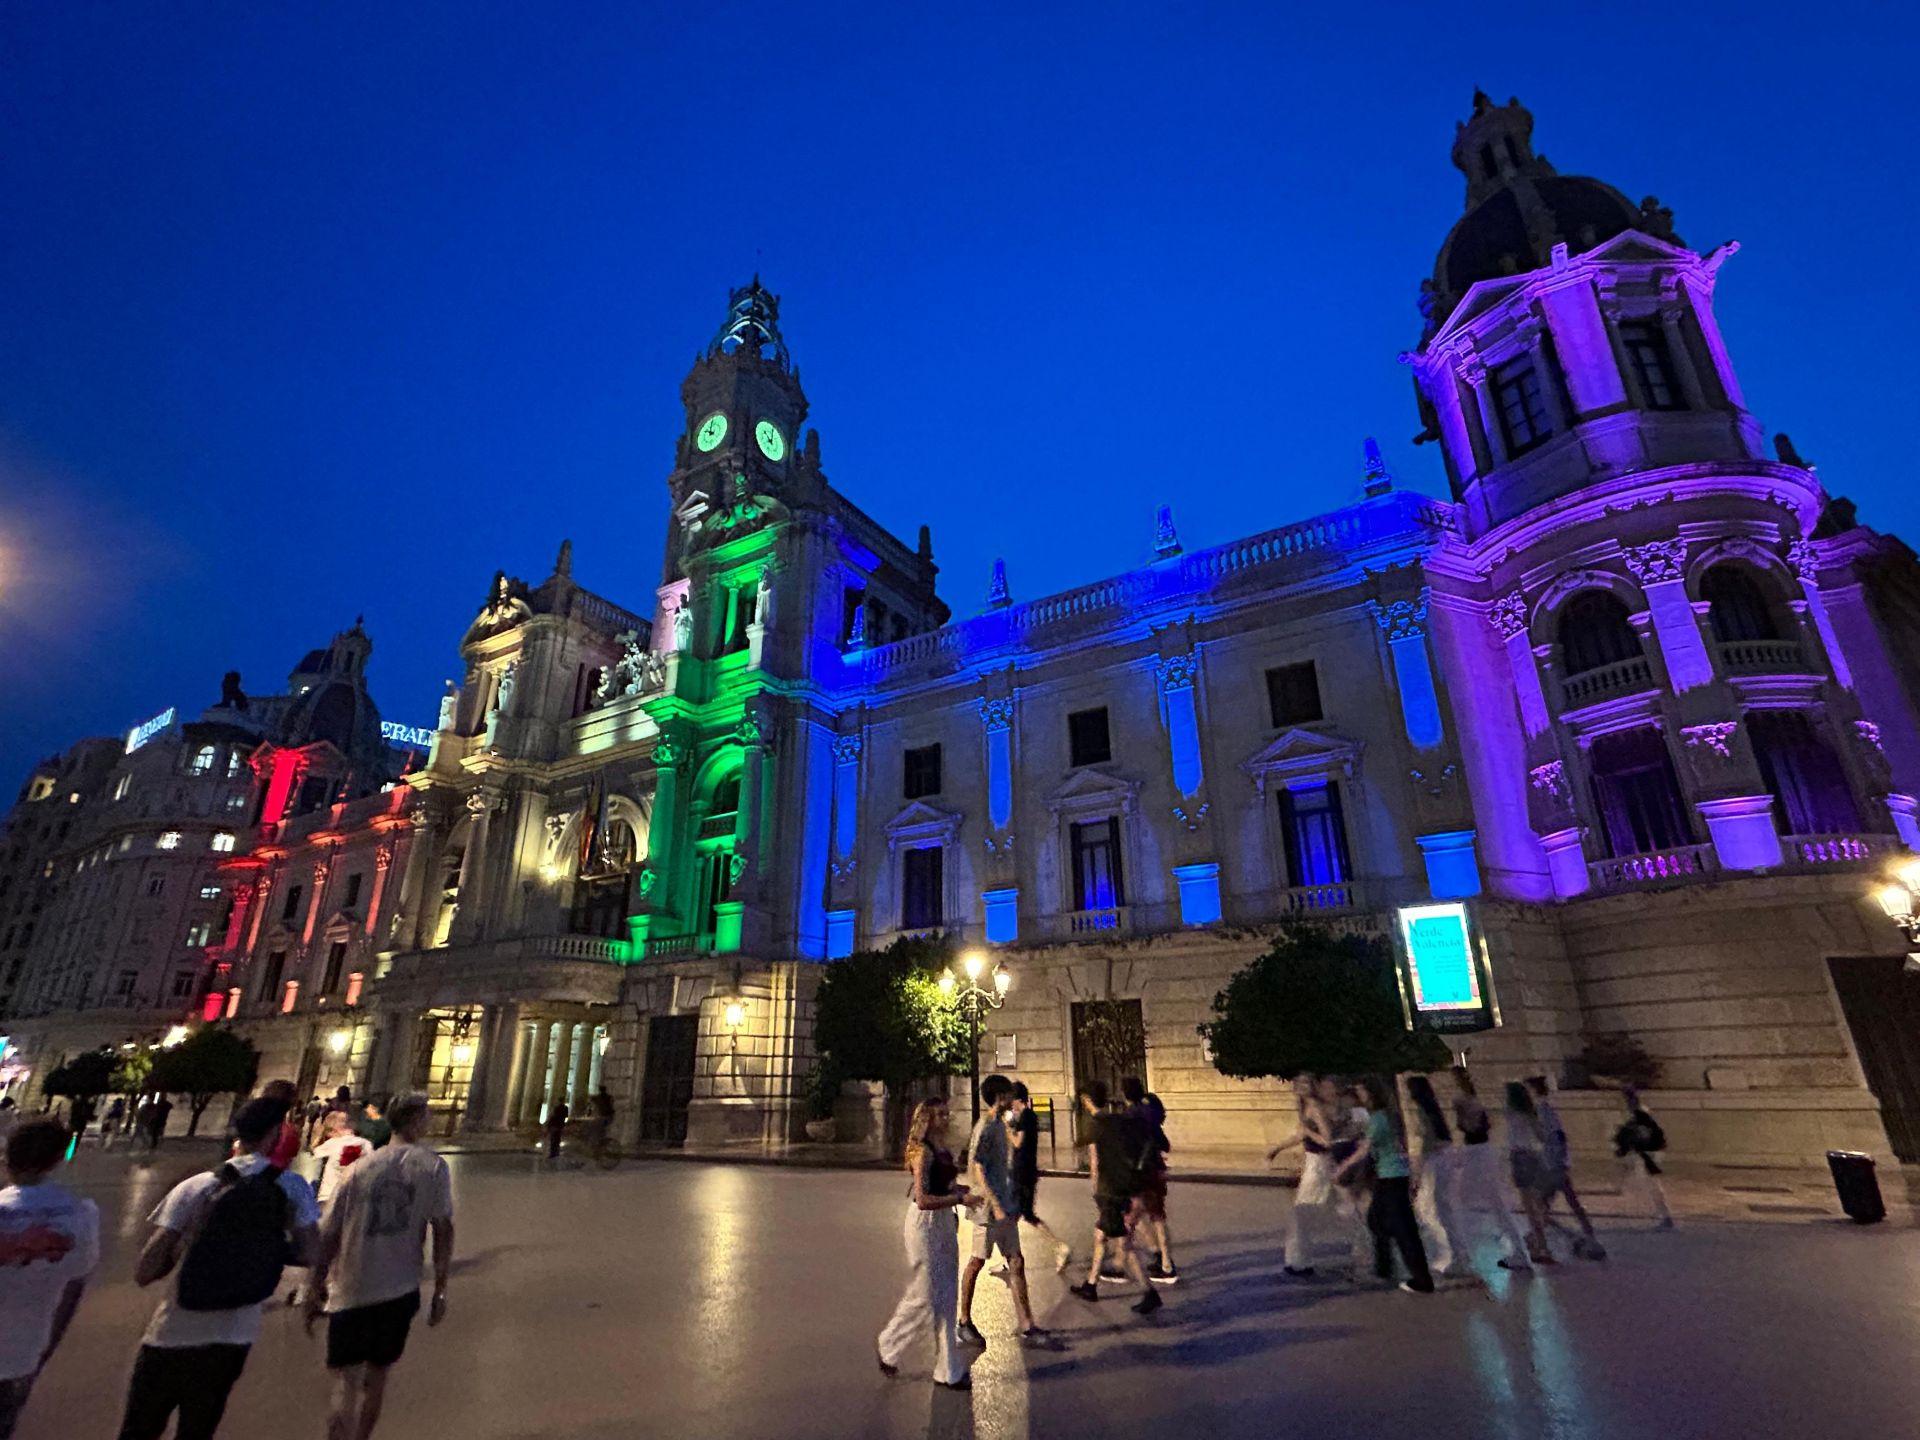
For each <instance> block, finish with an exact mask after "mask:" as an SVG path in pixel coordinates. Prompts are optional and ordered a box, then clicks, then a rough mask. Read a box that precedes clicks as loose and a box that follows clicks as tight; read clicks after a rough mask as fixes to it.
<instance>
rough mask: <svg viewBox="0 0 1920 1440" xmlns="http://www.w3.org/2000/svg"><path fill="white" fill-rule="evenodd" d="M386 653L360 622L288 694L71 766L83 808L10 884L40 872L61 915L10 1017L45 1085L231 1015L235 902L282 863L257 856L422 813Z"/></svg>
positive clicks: (252, 700) (21, 821)
mask: <svg viewBox="0 0 1920 1440" xmlns="http://www.w3.org/2000/svg"><path fill="white" fill-rule="evenodd" d="M371 649H372V642H371V641H369V640H368V639H367V637H366V635H365V632H363V631H362V630H361V629H360V627H359V626H358V625H357V624H356V625H355V626H354V628H353V629H352V630H350V631H347V632H346V633H344V634H342V635H339V636H336V637H335V638H334V640H333V643H332V644H331V645H330V646H329V647H328V648H326V649H324V650H315V651H312V652H311V653H309V654H308V655H307V656H306V657H305V658H304V659H303V660H302V661H301V663H300V664H299V666H297V667H296V668H295V670H294V671H293V673H292V674H291V675H290V676H289V677H288V684H287V691H286V693H285V694H283V695H275V696H268V697H264V698H261V697H249V696H247V695H246V694H245V693H244V692H243V691H242V690H241V688H240V677H239V676H238V675H237V674H229V675H228V676H227V677H226V679H225V682H224V683H223V685H222V690H221V696H220V700H219V702H218V703H217V704H215V705H213V706H212V707H210V708H209V709H207V710H206V711H204V712H203V713H202V714H201V715H200V716H199V717H198V718H197V719H193V720H185V721H183V720H181V719H180V718H179V717H178V714H177V712H176V711H175V710H172V709H169V710H166V711H164V712H162V713H161V714H160V715H158V716H156V717H154V719H153V720H152V721H150V722H148V723H146V724H143V725H141V726H138V727H136V728H135V729H134V730H133V731H132V732H131V733H130V734H129V735H128V736H127V738H126V739H125V740H124V741H108V740H94V741H86V742H83V744H82V745H81V746H77V747H75V750H74V751H72V752H69V759H70V760H74V759H76V757H84V769H85V772H86V783H85V784H84V785H82V784H80V783H78V781H77V780H76V782H75V783H74V784H72V785H67V784H66V783H65V782H63V781H62V780H60V779H59V778H58V777H54V778H53V788H52V791H51V792H49V798H58V799H63V800H64V799H65V798H66V796H67V795H68V794H71V795H73V796H75V797H77V798H76V799H75V800H74V801H73V802H72V803H71V805H70V806H63V808H70V809H71V811H72V815H73V823H72V824H71V826H68V825H65V824H61V825H59V826H57V827H55V829H54V831H53V835H52V838H51V845H52V849H51V850H50V851H48V852H46V853H45V854H44V855H41V854H39V853H38V852H36V853H35V855H34V857H33V858H32V859H31V860H29V861H26V862H24V864H16V863H14V862H12V861H11V860H9V862H8V864H7V867H6V869H5V871H4V872H0V880H4V879H11V880H12V882H13V885H15V886H19V885H22V884H25V883H27V881H26V880H25V879H23V878H22V875H23V869H26V868H31V867H32V866H37V867H38V869H39V872H40V874H39V881H38V884H39V888H38V889H37V891H36V898H35V901H34V903H35V904H37V905H39V906H40V907H41V909H42V912H43V913H42V914H41V915H40V916H39V917H37V919H38V923H37V925H36V926H35V929H34V931H33V934H32V936H31V939H30V941H25V942H22V950H23V954H22V957H21V958H22V960H23V962H24V963H23V964H22V966H21V973H20V977H19V980H18V982H17V984H16V985H15V986H14V988H13V989H12V991H11V994H10V998H9V999H8V1000H7V1001H6V1002H5V1007H4V1009H0V1016H4V1017H5V1018H4V1019H0V1032H4V1033H7V1034H9V1035H10V1037H11V1040H12V1043H13V1044H14V1045H15V1046H17V1047H18V1050H19V1056H18V1058H19V1061H20V1062H21V1063H23V1064H25V1065H27V1066H29V1067H30V1068H31V1070H32V1072H33V1073H34V1074H36V1075H39V1076H44V1075H45V1074H46V1073H47V1071H49V1070H51V1069H52V1068H53V1066H54V1065H56V1064H58V1063H59V1061H60V1060H61V1059H62V1058H64V1057H65V1056H67V1055H71V1054H74V1053H77V1052H79V1051H82V1050H88V1049H93V1048H95V1047H97V1046H100V1045H106V1044H120V1043H122V1042H124V1041H128V1040H136V1041H139V1040H154V1039H158V1038H160V1037H161V1036H162V1035H163V1034H164V1033H165V1032H166V1030H168V1029H169V1028H171V1027H172V1026H174V1025H176V1024H179V1023H182V1022H184V1021H187V1020H189V1019H193V1018H215V1017H217V1016H224V1015H225V1013H226V1009H227V1007H226V1005H225V1004H224V1003H223V997H225V996H226V995H227V994H228V993H229V991H230V989H231V987H232V985H233V983H235V982H234V980H233V977H232V973H231V972H232V968H233V963H234V958H235V956H234V954H233V949H232V942H231V938H230V935H229V932H230V929H231V928H233V927H232V926H231V925H230V922H231V921H233V920H234V919H235V911H236V903H235V902H236V899H237V898H238V897H239V895H240V893H241V886H242V885H243V884H244V882H245V879H246V877H248V876H249V875H250V874H251V873H252V872H253V870H254V869H256V868H258V867H260V866H264V865H266V864H267V863H269V857H268V856H262V858H261V859H259V860H253V859H251V858H249V852H250V851H253V850H254V849H255V846H256V841H263V840H264V841H267V842H272V841H273V840H275V839H277V838H278V834H279V829H280V828H281V826H282V825H283V824H285V823H289V822H294V823H308V822H305V820H304V817H307V816H309V815H312V814H315V813H318V814H321V815H328V814H331V813H333V812H334V811H337V810H339V809H340V808H342V806H343V805H350V804H351V803H353V802H359V803H362V804H364V803H365V801H364V799H363V797H367V796H372V797H373V803H375V804H376V805H381V806H396V805H398V804H400V803H401V802H402V801H403V800H404V797H405V794H406V792H405V791H397V792H396V791H392V790H391V788H390V787H391V782H392V780H393V778H394V776H395V774H396V773H397V770H398V764H397V757H396V755H395V753H394V751H393V750H392V749H391V747H389V746H388V745H387V743H386V742H385V741H384V740H383V738H382V737H381V733H380V720H379V713H378V711H377V710H375V709H374V707H373V703H372V701H371V699H370V698H369V697H368V696H367V694H366V681H365V674H364V670H365V663H366V658H367V655H368V653H369V652H370V651H371ZM74 768H75V769H76V770H78V769H80V768H81V766H80V765H79V764H76V765H75V766H74ZM44 778H47V777H46V776H44V775H43V774H41V773H36V776H35V778H34V779H33V780H31V781H29V783H28V788H27V791H26V792H25V795H24V796H23V799H22V801H21V803H20V804H19V805H18V806H16V808H15V812H14V816H13V817H10V819H9V822H8V824H9V827H10V829H12V828H17V827H20V826H22V825H29V824H32V821H31V819H30V818H29V817H30V816H31V814H32V813H33V810H34V808H35V807H37V806H43V805H45V804H46V803H47V801H46V800H45V799H41V800H35V799H34V798H32V797H34V796H35V795H36V794H38V793H39V792H40V791H42V790H44V789H46V786H44V785H43V784H42V780H43V779H44ZM270 816H271V817H276V818H275V819H274V820H272V821H269V819H268V817H270ZM296 817H300V818H299V819H298V820H297V821H296ZM62 819H63V820H64V819H65V817H62ZM43 828H45V827H35V834H36V836H37V835H38V833H39V830H40V829H43ZM270 853H271V852H270ZM274 858H277V857H274ZM236 862H238V868H236ZM30 918H31V917H30ZM4 934H5V932H4V931H3V930H0V938H4ZM9 968H10V967H9Z"/></svg>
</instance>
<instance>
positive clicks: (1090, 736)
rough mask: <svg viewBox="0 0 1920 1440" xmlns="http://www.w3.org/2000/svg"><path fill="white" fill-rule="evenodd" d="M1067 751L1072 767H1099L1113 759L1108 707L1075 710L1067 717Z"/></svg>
mask: <svg viewBox="0 0 1920 1440" xmlns="http://www.w3.org/2000/svg"><path fill="white" fill-rule="evenodd" d="M1067 750H1068V754H1069V756H1070V759H1069V762H1068V763H1070V764H1072V765H1099V764H1102V763H1103V762H1105V761H1108V760H1111V759H1112V758H1113V739H1112V736H1111V735H1109V734H1108V731H1107V707H1106V706H1104V705H1102V706H1101V707H1100V708H1099V709H1097V710H1075V711H1074V712H1073V713H1072V714H1071V715H1069V716H1067Z"/></svg>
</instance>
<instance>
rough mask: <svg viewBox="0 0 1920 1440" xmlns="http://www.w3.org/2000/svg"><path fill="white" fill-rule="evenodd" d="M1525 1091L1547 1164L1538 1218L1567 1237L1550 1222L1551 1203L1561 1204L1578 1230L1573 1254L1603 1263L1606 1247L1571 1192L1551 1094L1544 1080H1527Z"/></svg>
mask: <svg viewBox="0 0 1920 1440" xmlns="http://www.w3.org/2000/svg"><path fill="white" fill-rule="evenodd" d="M1527 1089H1528V1090H1529V1091H1530V1092H1531V1093H1532V1095H1533V1110H1534V1114H1535V1115H1537V1116H1538V1117H1539V1120H1540V1136H1541V1141H1542V1145H1541V1154H1542V1156H1543V1157H1544V1158H1545V1160H1546V1162H1547V1169H1546V1180H1547V1181H1548V1182H1549V1183H1548V1187H1547V1190H1546V1192H1545V1195H1544V1197H1543V1198H1542V1201H1541V1214H1542V1216H1543V1217H1544V1218H1545V1220H1546V1222H1547V1223H1548V1224H1549V1225H1552V1226H1553V1227H1554V1228H1555V1229H1556V1230H1559V1231H1561V1232H1562V1233H1563V1234H1569V1235H1571V1234H1572V1233H1573V1232H1571V1231H1569V1230H1567V1228H1566V1227H1565V1226H1564V1225H1561V1224H1560V1223H1559V1222H1558V1221H1556V1220H1555V1219H1554V1218H1553V1202H1554V1201H1555V1200H1556V1199H1558V1200H1565V1201H1566V1202H1567V1209H1568V1210H1569V1211H1570V1212H1571V1213H1572V1215H1573V1218H1574V1221H1575V1223H1576V1224H1578V1225H1579V1227H1580V1233H1579V1234H1578V1235H1575V1236H1574V1237H1573V1253H1574V1254H1576V1255H1578V1256H1579V1257H1580V1258H1581V1259H1582V1260H1604V1259H1606V1258H1607V1247H1606V1246H1604V1245H1602V1244H1601V1243H1600V1237H1599V1236H1598V1235H1596V1234H1595V1233H1594V1230H1593V1221H1592V1220H1590V1219H1589V1218H1587V1209H1586V1206H1584V1205H1582V1204H1581V1203H1580V1194H1579V1192H1578V1191H1577V1190H1575V1189H1574V1188H1573V1152H1572V1148H1571V1147H1570V1146H1569V1145H1568V1144H1567V1132H1566V1129H1565V1127H1563V1126H1562V1125H1561V1123H1560V1112H1559V1111H1558V1110H1556V1109H1554V1108H1553V1101H1552V1100H1551V1099H1550V1098H1548V1097H1549V1095H1550V1094H1551V1092H1550V1091H1549V1089H1548V1088H1547V1077H1546V1076H1544V1075H1534V1076H1530V1077H1529V1078H1528V1080H1527Z"/></svg>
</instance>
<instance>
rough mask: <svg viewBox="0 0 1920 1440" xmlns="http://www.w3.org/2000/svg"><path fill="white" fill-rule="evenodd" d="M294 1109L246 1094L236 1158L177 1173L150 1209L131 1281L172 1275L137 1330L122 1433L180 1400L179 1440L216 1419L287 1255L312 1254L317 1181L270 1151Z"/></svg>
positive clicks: (191, 1438) (148, 1423) (141, 1438)
mask: <svg viewBox="0 0 1920 1440" xmlns="http://www.w3.org/2000/svg"><path fill="white" fill-rule="evenodd" d="M286 1114H287V1112H286V1107H285V1106H284V1105H283V1104H282V1103H281V1102H279V1101H277V1100H267V1099H258V1100H249V1101H248V1102H247V1103H246V1104H245V1105H242V1106H241V1107H240V1110H239V1113H238V1114H236V1115H235V1116H234V1121H233V1131H234V1147H235V1153H234V1155H233V1158H232V1159H230V1160H228V1161H227V1162H226V1163H225V1164H224V1165H222V1166H221V1167H220V1168H219V1169H217V1170H212V1171H209V1172H207V1173H205V1174H202V1175H194V1176H191V1177H190V1178H188V1179H186V1180H183V1181H181V1182H180V1183H179V1184H178V1185H176V1186H174V1187H173V1189H172V1190H170V1191H168V1192H167V1196H166V1198H165V1199H163V1200H162V1201H161V1202H160V1204H159V1206H158V1207H157V1208H156V1209H155V1210H154V1212H153V1214H152V1215H151V1216H149V1217H148V1218H149V1221H150V1222H151V1224H152V1226H153V1228H152V1230H151V1232H150V1233H149V1234H148V1236H147V1242H146V1245H145V1246H144V1248H142V1250H141V1251H140V1258H139V1260H138V1261H137V1262H136V1264H135V1266H134V1272H133V1279H134V1283H135V1284H137V1285H142V1286H146V1285H151V1284H153V1283H155V1282H156V1281H159V1280H164V1279H166V1278H168V1277H169V1276H171V1277H173V1283H172V1284H171V1285H169V1286H168V1287H167V1293H166V1296H165V1297H164V1298H163V1299H162V1300H161V1301H160V1304H159V1306H158V1307H157V1308H156V1309H155V1310H154V1312H153V1319H152V1320H151V1321H150V1322H149V1323H148V1325H147V1329H146V1333H145V1334H144V1335H143V1336H142V1337H141V1341H140V1353H139V1355H138V1356H137V1357H136V1358H135V1360H134V1363H133V1377H132V1379H131V1381H130V1382H129V1383H128V1386H127V1408H126V1415H125V1417H124V1418H123V1419H122V1421H121V1424H120V1440H159V1437H160V1436H161V1435H162V1434H163V1433H164V1432H165V1431H166V1428H167V1424H168V1422H169V1421H170V1420H171V1419H172V1418H173V1415H174V1412H175V1411H178V1412H179V1416H180V1421H179V1428H178V1429H176V1430H175V1431H174V1435H175V1440H207V1437H208V1436H211V1435H212V1434H213V1433H214V1432H215V1431H216V1430H217V1429H219V1426H220V1417H221V1416H222V1415H223V1414H224V1413H225V1412H226V1408H227V1396H228V1395H229V1394H230V1393H231V1392H232V1390H233V1386H234V1382H235V1381H237V1380H238V1379H239V1378H240V1372H241V1371H242V1370H244V1369H245V1368H246V1364H247V1353H248V1351H249V1350H250V1349H251V1348H252V1346H253V1342H254V1341H255V1340H257V1339H259V1338H260V1325H261V1312H262V1308H263V1305H264V1303H265V1301H266V1300H268V1299H269V1298H270V1297H271V1296H272V1295H273V1293H274V1291H275V1290H276V1289H277V1288H278V1287H279V1283H280V1271H281V1268H282V1266H283V1265H284V1264H285V1263H287V1262H288V1261H289V1259H291V1262H292V1263H293V1264H296V1265H305V1264H309V1263H310V1262H311V1261H312V1258H313V1255H314V1252H315V1250H316V1248H317V1240H316V1236H315V1225H316V1224H317V1222H318V1220H319V1218H320V1216H319V1210H318V1208H317V1207H316V1206H315V1204H314V1199H313V1190H312V1187H310V1186H309V1185H308V1184H307V1182H306V1181H304V1180H302V1179H301V1178H300V1177H299V1176H298V1175H294V1174H292V1173H290V1172H288V1171H284V1170H276V1169H274V1167H273V1166H272V1165H271V1164H269V1163H268V1160H267V1157H266V1155H265V1154H264V1153H263V1152H264V1150H265V1148H266V1147H267V1145H268V1144H269V1143H270V1142H271V1141H272V1139H273V1138H274V1137H275V1136H276V1135H278V1134H279V1131H280V1122H281V1121H283V1120H284V1119H285V1118H286Z"/></svg>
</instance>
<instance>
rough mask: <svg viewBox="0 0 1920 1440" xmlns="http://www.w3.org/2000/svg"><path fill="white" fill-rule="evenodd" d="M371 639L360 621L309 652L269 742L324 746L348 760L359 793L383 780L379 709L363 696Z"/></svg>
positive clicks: (383, 744) (384, 752)
mask: <svg viewBox="0 0 1920 1440" xmlns="http://www.w3.org/2000/svg"><path fill="white" fill-rule="evenodd" d="M372 653H373V641H372V640H371V639H370V638H369V637H368V635H367V632H366V630H365V629H363V628H362V625H361V622H360V621H359V620H358V619H356V620H355V621H354V623H353V628H352V629H351V630H347V631H344V632H342V633H341V634H339V635H336V636H334V637H333V642H332V643H331V644H330V645H329V646H328V647H327V648H326V649H325V650H324V651H320V650H315V651H312V652H310V653H309V654H308V655H307V656H306V657H305V658H304V659H302V660H301V662H300V667H299V669H297V670H295V671H294V673H293V675H292V676H291V677H289V678H290V680H291V683H292V687H293V691H294V694H293V701H292V703H291V704H290V705H289V706H288V707H287V709H286V711H285V713H284V714H283V715H282V716H281V717H280V723H279V726H278V727H277V729H278V733H277V734H276V735H275V736H274V739H275V742H276V743H277V744H280V745H285V746H293V747H298V746H303V745H312V744H317V743H319V742H322V741H324V742H326V743H327V744H330V745H332V746H333V747H334V748H335V749H336V750H338V751H339V752H340V753H341V754H342V755H344V756H346V757H347V759H348V760H349V761H350V762H352V765H353V768H354V771H355V772H356V775H357V776H358V777H359V780H360V786H361V788H363V789H371V788H374V787H376V786H377V785H378V784H379V783H380V781H382V780H384V779H385V778H386V775H385V762H386V755H387V747H386V742H385V741H384V740H382V739H381V736H380V711H379V708H378V707H377V706H376V705H375V704H374V703H373V697H372V696H371V695H369V694H368V693H367V675H366V671H367V658H368V656H370V655H371V654H372Z"/></svg>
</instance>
